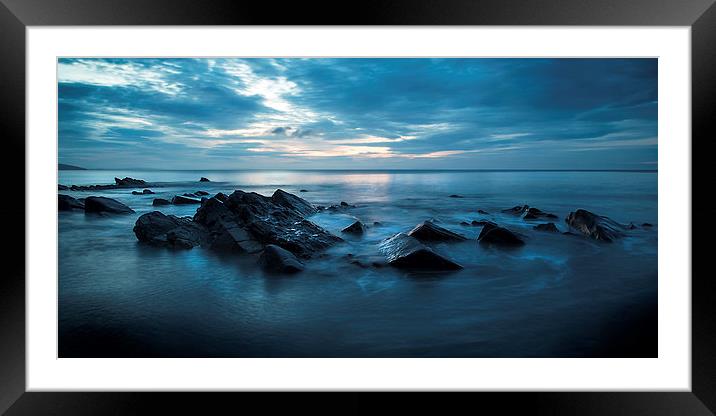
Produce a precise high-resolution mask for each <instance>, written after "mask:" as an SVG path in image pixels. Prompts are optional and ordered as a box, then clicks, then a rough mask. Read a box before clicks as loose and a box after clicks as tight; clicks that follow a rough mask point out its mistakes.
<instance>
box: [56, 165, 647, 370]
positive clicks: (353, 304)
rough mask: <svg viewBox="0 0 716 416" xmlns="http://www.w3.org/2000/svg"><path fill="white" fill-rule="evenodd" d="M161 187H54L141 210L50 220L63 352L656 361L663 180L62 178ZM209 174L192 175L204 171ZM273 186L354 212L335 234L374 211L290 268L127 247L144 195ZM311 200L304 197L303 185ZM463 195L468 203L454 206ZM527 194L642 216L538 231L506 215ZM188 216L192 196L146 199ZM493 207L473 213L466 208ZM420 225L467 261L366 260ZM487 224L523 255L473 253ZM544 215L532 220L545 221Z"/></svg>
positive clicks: (298, 175) (330, 224)
mask: <svg viewBox="0 0 716 416" xmlns="http://www.w3.org/2000/svg"><path fill="white" fill-rule="evenodd" d="M115 176H118V177H125V176H130V177H133V178H141V179H144V180H146V181H147V182H153V183H154V182H159V183H161V186H158V187H153V188H152V190H154V191H155V192H156V193H157V194H156V195H142V196H137V195H131V190H132V189H121V190H119V189H117V190H106V191H101V192H95V191H93V192H67V191H62V192H61V193H63V194H67V195H71V196H74V197H85V196H89V195H98V196H100V195H101V196H108V197H111V198H115V199H117V200H119V201H122V202H124V203H125V204H127V205H129V206H130V207H131V208H133V209H134V210H135V211H136V214H132V215H124V216H122V215H119V216H112V217H95V216H85V215H84V214H83V213H82V212H61V213H59V353H60V356H61V357H72V356H85V357H87V356H101V357H111V356H141V357H157V356H166V357H249V356H250V357H309V356H310V357H414V356H417V357H452V356H459V357H585V356H586V357H589V356H655V355H656V348H657V345H656V293H657V228H658V227H657V226H658V221H657V173H655V172H507V171H503V172H475V171H472V172H454V171H453V172H449V171H443V172H440V171H432V172H425V171H423V172H421V171H410V172H408V171H397V172H396V171H393V172H390V171H386V172H378V171H372V172H355V171H354V172H351V171H136V170H135V171H130V170H125V171H99V170H95V171H92V170H89V171H60V177H59V183H61V184H66V185H72V184H75V185H89V184H101V183H112V182H113V178H114V177H115ZM202 176H204V177H208V178H210V179H211V182H208V183H207V182H202V183H200V182H198V179H199V178H200V177H202ZM277 188H281V189H283V190H285V191H287V192H291V193H294V194H296V195H300V196H301V197H303V198H305V199H307V200H308V201H309V202H311V203H314V204H317V205H331V204H336V203H339V202H340V201H347V202H349V203H351V204H355V205H356V208H354V209H352V210H349V211H347V212H346V213H335V214H331V213H327V212H325V213H320V214H317V215H315V216H314V217H312V218H311V220H312V221H314V222H316V223H317V224H319V225H321V226H323V227H324V228H326V229H327V230H329V231H331V232H333V233H335V234H336V235H341V233H340V229H341V228H343V227H345V226H347V225H349V224H350V223H352V222H353V221H354V220H355V219H356V218H358V219H360V220H361V221H363V222H364V223H366V224H373V222H374V221H379V222H380V223H381V225H380V226H372V227H370V228H369V229H368V230H367V233H366V234H365V235H364V236H363V237H359V238H351V237H346V236H345V235H344V236H343V237H344V238H345V239H346V242H345V243H342V244H339V245H337V246H335V247H333V248H331V249H329V250H328V251H327V252H326V253H325V255H323V256H320V257H319V258H316V259H314V260H311V261H310V262H308V264H307V270H306V271H305V272H303V273H301V274H299V275H295V276H290V277H280V276H270V275H264V273H263V272H262V271H261V270H260V269H258V268H257V267H256V266H255V259H254V258H250V257H241V256H222V255H217V254H215V253H213V252H210V251H208V250H205V249H201V248H195V249H192V250H186V251H184V250H179V251H172V250H168V249H163V248H155V247H149V246H146V245H144V244H140V243H138V242H137V240H136V238H135V236H134V234H133V232H132V227H133V225H134V222H135V221H136V219H137V217H138V216H139V215H141V214H143V213H146V212H149V211H152V210H154V209H155V207H152V205H151V203H152V200H153V198H155V197H162V198H167V199H171V196H173V195H175V194H181V193H184V192H194V191H197V190H205V191H208V192H211V193H215V192H224V193H227V194H228V193H230V192H232V191H233V190H234V189H241V190H244V191H254V192H258V193H261V194H264V195H270V194H271V193H273V191H275V190H276V189H277ZM302 189H304V190H307V191H308V192H299V191H300V190H302ZM451 194H459V195H461V196H463V198H450V197H449V195H451ZM521 204H529V205H530V206H535V207H538V208H540V209H542V210H544V211H547V212H552V213H555V214H557V215H558V216H559V217H560V220H557V221H556V222H557V226H558V227H559V228H560V230H561V231H566V226H565V224H564V221H563V218H564V217H565V216H566V215H567V213H569V212H570V211H573V210H575V209H577V208H584V209H587V210H590V211H593V212H596V213H598V214H602V215H607V216H609V217H611V218H613V219H614V220H617V221H619V222H623V223H629V222H633V223H635V224H642V223H645V222H648V223H652V224H655V225H657V226H655V227H653V228H651V229H645V228H639V229H636V230H633V231H631V232H630V233H629V235H628V236H627V237H626V238H623V239H620V240H618V241H616V242H615V243H613V244H605V243H599V242H596V241H591V240H587V239H584V238H580V237H574V236H568V235H562V234H550V233H544V232H538V231H534V230H532V226H533V225H534V223H528V222H526V221H524V220H522V219H520V218H519V217H513V216H510V215H508V214H502V213H500V210H502V209H504V208H509V207H512V206H514V205H521ZM157 208H158V209H159V210H161V211H162V212H164V213H166V214H175V215H193V214H194V212H195V210H196V208H197V207H196V206H166V207H157ZM478 209H481V210H485V211H487V212H489V213H490V215H481V214H478V213H477V210H478ZM429 218H432V219H434V220H436V221H438V222H439V224H440V225H441V226H443V227H445V228H448V229H451V230H453V231H456V232H459V233H461V234H463V235H465V236H467V237H469V238H470V240H469V241H467V242H464V243H457V244H455V243H451V244H440V245H437V246H436V247H435V248H436V250H437V251H440V252H441V253H444V254H447V255H449V256H450V257H451V258H453V259H454V260H456V261H457V262H459V263H460V264H462V265H463V266H465V268H464V269H463V270H461V271H458V272H453V273H442V274H432V275H427V274H415V273H406V272H403V271H400V270H396V269H393V268H390V267H384V268H379V269H376V268H361V267H358V266H356V265H354V264H351V263H350V261H349V259H348V258H347V257H346V255H347V254H348V253H350V254H353V255H354V256H364V255H365V256H371V255H375V254H376V253H377V251H376V244H377V243H378V242H379V241H381V240H382V239H384V238H386V237H389V236H391V235H393V234H395V233H397V232H400V231H408V230H410V229H411V228H412V227H413V226H415V225H416V224H418V223H419V222H421V221H423V220H426V219H429ZM483 218H485V219H490V220H492V221H495V222H497V223H499V224H501V225H505V226H507V227H508V228H510V229H513V230H514V231H519V232H521V233H523V234H525V235H526V236H527V244H526V245H525V246H524V247H523V248H520V249H517V250H507V251H505V250H497V249H486V248H483V247H480V246H478V245H477V244H476V242H475V237H476V236H477V234H478V233H479V231H480V227H466V226H461V225H460V222H462V221H467V222H470V221H471V220H474V219H483ZM540 222H541V221H540Z"/></svg>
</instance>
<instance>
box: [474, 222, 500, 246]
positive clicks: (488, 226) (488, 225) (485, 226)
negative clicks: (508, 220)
mask: <svg viewBox="0 0 716 416" xmlns="http://www.w3.org/2000/svg"><path fill="white" fill-rule="evenodd" d="M498 227H499V226H498V225H497V224H495V223H494V222H492V221H486V222H485V223H484V224H483V225H482V230H480V234H478V236H477V240H478V241H479V240H480V239H481V238H482V237H483V236H485V234H487V232H488V231H490V230H492V229H493V228H498Z"/></svg>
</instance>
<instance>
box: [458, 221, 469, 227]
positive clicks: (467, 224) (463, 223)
mask: <svg viewBox="0 0 716 416" xmlns="http://www.w3.org/2000/svg"><path fill="white" fill-rule="evenodd" d="M460 225H463V226H469V225H470V223H469V222H467V221H461V222H460Z"/></svg>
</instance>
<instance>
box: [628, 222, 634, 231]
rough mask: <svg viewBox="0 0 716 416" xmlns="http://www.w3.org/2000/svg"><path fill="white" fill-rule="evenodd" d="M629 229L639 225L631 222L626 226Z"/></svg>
mask: <svg viewBox="0 0 716 416" xmlns="http://www.w3.org/2000/svg"><path fill="white" fill-rule="evenodd" d="M626 228H627V230H636V229H637V226H636V225H634V223H633V222H630V223H629V225H627V226H626Z"/></svg>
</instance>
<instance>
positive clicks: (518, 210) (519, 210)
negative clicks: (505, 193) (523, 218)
mask: <svg viewBox="0 0 716 416" xmlns="http://www.w3.org/2000/svg"><path fill="white" fill-rule="evenodd" d="M528 209H530V207H529V205H516V206H514V207H512V208H508V209H503V210H502V212H504V213H505V214H512V215H522V214H524V213H525V212H527V210H528Z"/></svg>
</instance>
